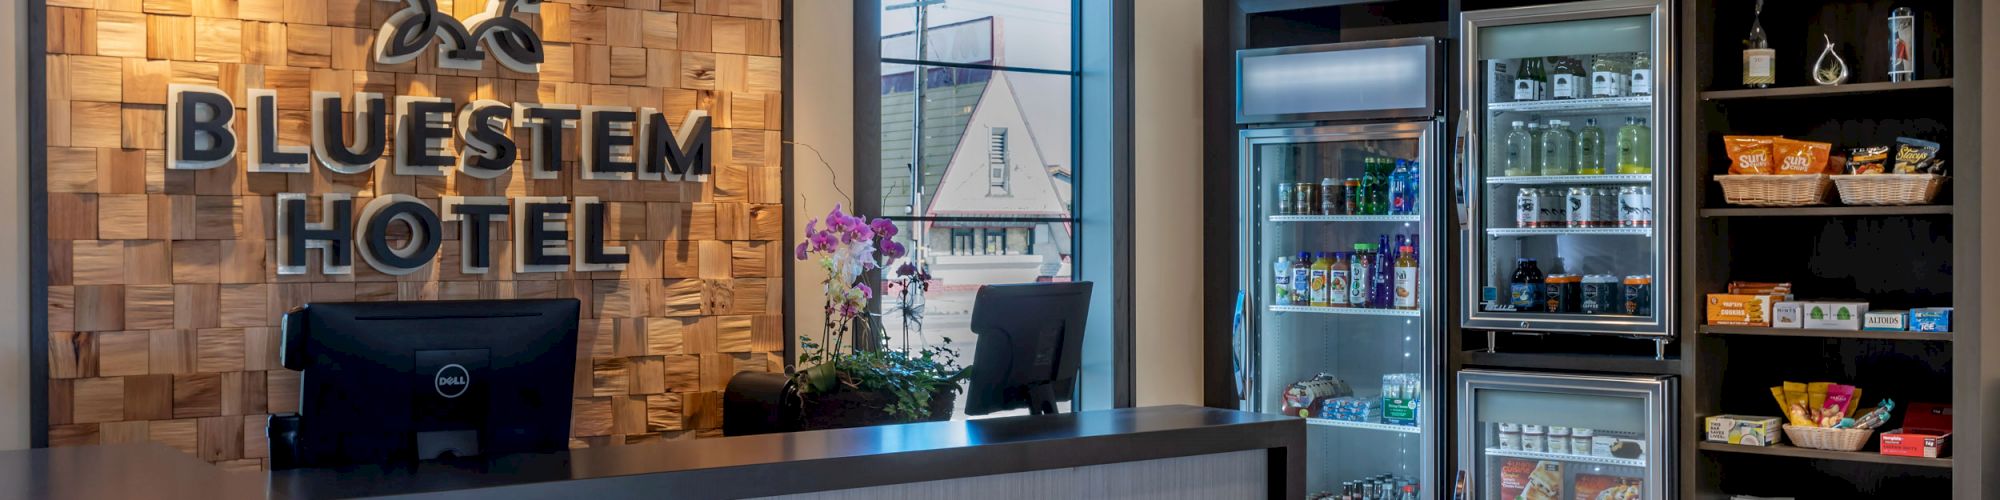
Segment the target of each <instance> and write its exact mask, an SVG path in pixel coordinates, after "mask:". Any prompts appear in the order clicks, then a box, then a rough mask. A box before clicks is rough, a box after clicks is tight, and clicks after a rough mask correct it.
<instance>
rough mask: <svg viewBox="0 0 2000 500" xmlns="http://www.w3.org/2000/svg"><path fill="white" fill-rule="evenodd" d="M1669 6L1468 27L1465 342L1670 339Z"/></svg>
mask: <svg viewBox="0 0 2000 500" xmlns="http://www.w3.org/2000/svg"><path fill="white" fill-rule="evenodd" d="M1668 2H1669V0H1599V1H1590V2H1575V3H1567V4H1557V5H1545V6H1533V7H1518V8H1508V9H1496V10H1485V11H1474V12H1466V13H1465V14H1464V15H1463V18H1462V22H1463V25H1462V26H1461V28H1462V30H1463V31H1462V33H1463V34H1464V37H1463V38H1462V40H1461V43H1462V44H1463V45H1462V49H1463V52H1462V53H1463V54H1464V57H1463V58H1462V59H1463V62H1464V67H1463V70H1464V73H1463V74H1464V75H1466V77H1465V80H1466V81H1465V82H1464V84H1463V85H1462V86H1461V87H1462V89H1463V92H1464V94H1463V101H1462V102H1464V103H1465V106H1466V109H1465V113H1464V116H1465V120H1463V121H1464V123H1463V124H1461V127H1462V128H1461V130H1462V131H1464V133H1465V139H1466V141H1465V147H1466V150H1465V152H1464V157H1463V158H1462V159H1463V160H1465V161H1463V162H1461V163H1460V164H1458V169H1459V171H1458V172H1456V174H1457V175H1458V176H1459V177H1460V179H1461V180H1460V184H1459V186H1461V187H1462V188H1463V189H1464V190H1465V191H1464V194H1463V196H1464V199H1463V200H1462V203H1463V205H1461V206H1460V208H1461V209H1462V210H1464V213H1463V215H1464V218H1463V219H1462V220H1463V221H1464V226H1463V227H1462V236H1461V237H1462V240H1461V241H1463V242H1464V245H1465V246H1464V250H1465V251H1464V252H1463V253H1462V255H1463V256H1464V262H1463V266H1464V275H1465V282H1464V283H1462V284H1461V285H1460V286H1461V287H1462V291H1461V293H1463V296H1462V300H1460V301H1459V303H1460V307H1461V308H1462V311H1461V312H1462V314H1463V321H1462V323H1461V325H1462V326H1463V327H1464V328H1466V329H1468V330H1475V331H1485V332H1495V331H1535V332H1570V333H1608V334H1617V335H1624V336H1637V337H1644V338H1651V339H1653V340H1654V341H1655V343H1656V347H1657V349H1656V352H1661V351H1663V350H1664V346H1665V343H1666V342H1667V341H1668V340H1669V339H1671V338H1672V337H1671V336H1672V330H1671V329H1669V327H1668V320H1669V318H1671V317H1672V314H1671V313H1672V311H1670V310H1669V309H1671V304H1672V303H1673V301H1671V300H1666V298H1668V297H1673V295H1672V293H1671V290H1670V288H1671V286H1672V285H1671V280H1669V279H1666V278H1667V277H1670V276H1672V275H1673V273H1672V272H1671V259H1669V258H1668V254H1667V251H1668V249H1670V248H1673V247H1672V230H1671V229H1672V228H1673V227H1674V223H1673V217H1672V215H1673V214H1674V213H1675V211H1674V210H1673V207H1672V200H1674V199H1675V197H1674V196H1673V193H1672V192H1671V191H1672V186H1673V183H1671V182H1668V179H1671V178H1672V177H1670V174H1671V172H1670V171H1671V170H1672V169H1673V168H1674V166H1675V165H1674V160H1675V158H1674V154H1673V151H1672V148H1671V147H1665V146H1668V145H1671V144H1672V142H1671V140H1670V138H1671V137H1672V135H1671V132H1672V131H1673V122H1674V119H1675V118H1674V113H1673V106H1671V105H1670V104H1671V103H1673V102H1674V98H1673V86H1672V85H1670V84H1669V82H1672V81H1673V76H1672V75H1671V73H1670V69H1671V68H1672V67H1673V65H1672V64H1670V61H1671V60H1672V59H1671V58H1670V56H1671V49H1670V46H1669V44H1668V41H1667V40H1666V39H1665V37H1664V36H1663V35H1664V34H1666V33H1672V32H1673V29H1672V26H1671V24H1670V23H1671V20H1670V16H1669V15H1668V13H1669V12H1671V11H1672V10H1671V8H1670V5H1669V3H1668ZM1656 146H1658V147H1656ZM1490 345H1491V344H1490V343H1489V346H1490Z"/></svg>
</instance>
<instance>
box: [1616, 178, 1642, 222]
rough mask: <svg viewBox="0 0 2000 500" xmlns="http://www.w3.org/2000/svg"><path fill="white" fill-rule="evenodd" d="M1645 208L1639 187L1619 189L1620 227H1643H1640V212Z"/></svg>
mask: <svg viewBox="0 0 2000 500" xmlns="http://www.w3.org/2000/svg"><path fill="white" fill-rule="evenodd" d="M1644 206H1645V205H1644V202H1642V201H1640V199H1639V188H1638V187H1637V186H1625V187H1622V188H1618V227H1643V226H1640V225H1639V219H1640V218H1641V216H1640V215H1639V212H1640V211H1641V207H1644Z"/></svg>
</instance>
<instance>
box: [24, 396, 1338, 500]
mask: <svg viewBox="0 0 2000 500" xmlns="http://www.w3.org/2000/svg"><path fill="white" fill-rule="evenodd" d="M1305 445H1306V443H1305V427H1304V422H1303V421H1301V420H1298V419H1293V418H1288V417H1281V416H1271V415H1262V414H1255V413H1245V412H1238V411H1229V410H1217V409H1211V408H1200V407H1191V406H1165V407H1150V408H1133V409H1120V410H1102V411H1089V412H1081V413H1073V414H1059V415H1045V416H1033V417H1027V416H1023V417H1009V418H998V419H989V420H975V421H953V422H930V423H918V424H906V425H893V426H882V427H870V428H860V429H842V430H831V431H812V432H798V433H789V434H768V435H757V436H741V437H726V438H714V439H698V440H688V441H673V442H661V443H648V444H638V445H628V446H613V447H605V448H590V449H578V450H571V451H567V452H560V453H548V454H527V455H505V456H498V457H482V458H476V459H461V460H448V461H429V462H423V463H420V464H415V465H406V466H402V467H354V468H342V469H303V470H289V471H277V472H269V473H250V472H226V471H223V470H221V469H219V468H216V467H213V466H210V465H208V464H206V463H203V462H201V461H199V460H197V459H195V458H194V457H192V456H188V455H185V454H182V453H180V452H178V451H175V450H172V449H169V448H166V447H164V446H160V445H109V446H85V447H74V448H54V449H41V450H30V451H17V452H5V453H0V497H6V498H64V499H67V498H158V499H178V498H188V499H195V498H200V499H231V498H349V497H369V496H387V495H419V496H431V497H452V498H478V499H481V500H493V499H501V498H579V499H589V500H605V499H613V498H759V497H783V496H787V495H801V497H812V498H934V497H949V498H1080V497H1090V498H1148V499H1153V498H1272V499H1277V498H1301V497H1303V496H1305V491H1304V490H1305V483H1304V471H1305Z"/></svg>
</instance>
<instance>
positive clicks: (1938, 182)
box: [1833, 174, 1948, 205]
mask: <svg viewBox="0 0 2000 500" xmlns="http://www.w3.org/2000/svg"><path fill="white" fill-rule="evenodd" d="M1946 179H1948V178H1947V177H1945V176H1942V175H1933V174H1873V175H1836V176H1833V182H1834V183H1835V184H1838V185H1840V202H1841V203H1846V204H1849V205H1922V204H1925V203H1930V202H1931V199H1932V198H1936V197H1937V194H1938V190H1939V189H1940V188H1943V187H1944V181H1945V180H1946Z"/></svg>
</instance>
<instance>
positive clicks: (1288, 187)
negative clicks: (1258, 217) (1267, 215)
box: [1275, 182, 1298, 215]
mask: <svg viewBox="0 0 2000 500" xmlns="http://www.w3.org/2000/svg"><path fill="white" fill-rule="evenodd" d="M1297 188H1298V185H1296V184H1292V183H1290V182H1280V183H1278V204H1277V206H1276V208H1277V211H1276V212H1277V213H1276V214H1275V215H1291V213H1292V209H1294V208H1298V201H1296V200H1297V198H1298V193H1295V192H1293V190H1294V189H1297Z"/></svg>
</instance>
